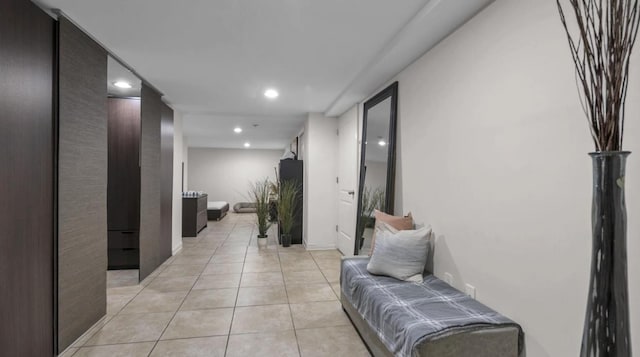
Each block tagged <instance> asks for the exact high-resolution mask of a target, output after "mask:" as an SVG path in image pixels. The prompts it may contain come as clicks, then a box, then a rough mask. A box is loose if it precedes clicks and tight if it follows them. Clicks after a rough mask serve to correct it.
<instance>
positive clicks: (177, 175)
mask: <svg viewBox="0 0 640 357" xmlns="http://www.w3.org/2000/svg"><path fill="white" fill-rule="evenodd" d="M183 150H184V138H183V134H182V114H180V113H179V112H178V111H176V110H174V111H173V211H172V215H173V223H172V225H171V227H172V234H171V237H172V239H171V248H172V251H173V253H174V254H175V253H176V252H177V251H179V250H180V249H181V248H182V160H183V155H182V153H183Z"/></svg>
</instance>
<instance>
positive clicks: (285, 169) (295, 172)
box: [279, 160, 304, 244]
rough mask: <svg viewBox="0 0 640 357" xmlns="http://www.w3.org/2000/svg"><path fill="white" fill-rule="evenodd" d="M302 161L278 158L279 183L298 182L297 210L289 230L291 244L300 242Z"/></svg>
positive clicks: (302, 187) (302, 188) (302, 189)
mask: <svg viewBox="0 0 640 357" xmlns="http://www.w3.org/2000/svg"><path fill="white" fill-rule="evenodd" d="M302 174H303V161H302V160H280V172H279V177H280V183H282V182H283V181H294V182H296V183H297V184H298V187H299V189H300V190H299V191H298V197H297V204H296V206H297V210H296V215H295V223H294V225H293V229H292V230H291V244H302V210H303V201H302V197H303V194H302V193H303V191H304V186H303V176H302Z"/></svg>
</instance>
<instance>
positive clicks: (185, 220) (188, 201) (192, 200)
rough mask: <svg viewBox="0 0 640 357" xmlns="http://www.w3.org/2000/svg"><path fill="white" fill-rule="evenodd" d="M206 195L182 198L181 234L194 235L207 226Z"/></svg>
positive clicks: (184, 235) (185, 235)
mask: <svg viewBox="0 0 640 357" xmlns="http://www.w3.org/2000/svg"><path fill="white" fill-rule="evenodd" d="M207 197H208V196H207V195H200V196H198V197H183V198H182V236H183V237H196V236H197V235H198V233H199V232H200V231H201V230H203V229H204V228H205V227H206V226H207Z"/></svg>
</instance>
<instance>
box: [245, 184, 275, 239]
mask: <svg viewBox="0 0 640 357" xmlns="http://www.w3.org/2000/svg"><path fill="white" fill-rule="evenodd" d="M270 187H271V184H270V183H269V179H266V178H265V179H264V180H260V181H257V182H255V183H252V184H251V188H250V189H249V196H250V197H251V199H252V200H253V201H254V202H255V205H256V226H257V228H258V247H266V246H267V238H268V236H267V232H268V231H269V228H270V227H271V222H270V221H269V192H270Z"/></svg>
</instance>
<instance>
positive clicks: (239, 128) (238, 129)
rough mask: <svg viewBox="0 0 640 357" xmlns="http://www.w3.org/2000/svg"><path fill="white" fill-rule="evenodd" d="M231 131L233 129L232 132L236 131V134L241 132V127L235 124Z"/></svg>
mask: <svg viewBox="0 0 640 357" xmlns="http://www.w3.org/2000/svg"><path fill="white" fill-rule="evenodd" d="M233 131H234V132H236V133H238V134H240V133H242V128H241V127H239V126H236V127H235V128H234V129H233Z"/></svg>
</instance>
